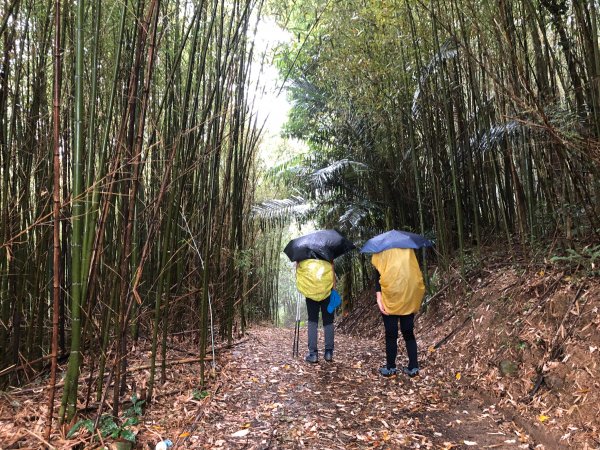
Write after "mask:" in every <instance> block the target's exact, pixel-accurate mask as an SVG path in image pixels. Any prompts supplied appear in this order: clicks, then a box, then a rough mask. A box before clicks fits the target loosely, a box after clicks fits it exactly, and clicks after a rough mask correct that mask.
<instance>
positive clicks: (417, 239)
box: [360, 230, 433, 253]
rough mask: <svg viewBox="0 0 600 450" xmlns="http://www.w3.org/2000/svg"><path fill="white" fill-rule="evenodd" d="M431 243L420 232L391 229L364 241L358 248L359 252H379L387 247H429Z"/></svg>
mask: <svg viewBox="0 0 600 450" xmlns="http://www.w3.org/2000/svg"><path fill="white" fill-rule="evenodd" d="M432 245H433V243H432V242H431V241H430V240H429V239H427V238H424V237H423V236H421V235H420V234H415V233H409V232H408V231H397V230H391V231H388V232H387V233H383V234H379V235H377V236H375V237H374V238H371V239H369V240H368V241H367V242H365V245H364V246H363V248H362V249H361V250H360V252H361V253H379V252H382V251H384V250H387V249H389V248H414V249H417V248H421V247H431V246H432Z"/></svg>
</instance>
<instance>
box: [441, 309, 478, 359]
mask: <svg viewBox="0 0 600 450" xmlns="http://www.w3.org/2000/svg"><path fill="white" fill-rule="evenodd" d="M471 318H472V316H470V315H469V316H467V318H466V319H465V320H464V321H463V323H461V324H460V325H459V326H458V327H456V328H455V329H454V330H452V331H451V332H450V334H448V335H447V336H446V337H445V338H443V339H442V340H441V341H439V342H438V343H437V344H435V345H434V346H433V348H434V349H436V350H437V349H438V348H440V347H441V346H442V345H444V344H445V343H446V342H448V340H450V339H451V338H452V336H454V335H455V334H456V333H458V332H459V331H460V330H462V328H463V327H464V326H465V325H466V324H467V322H468V321H469V320H471Z"/></svg>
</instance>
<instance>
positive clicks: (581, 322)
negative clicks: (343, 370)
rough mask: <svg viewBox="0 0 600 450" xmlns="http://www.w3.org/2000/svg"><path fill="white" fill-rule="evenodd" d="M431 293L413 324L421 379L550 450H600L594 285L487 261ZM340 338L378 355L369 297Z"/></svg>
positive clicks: (578, 275)
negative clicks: (474, 403) (470, 398)
mask: <svg viewBox="0 0 600 450" xmlns="http://www.w3.org/2000/svg"><path fill="white" fill-rule="evenodd" d="M499 261H500V262H499ZM439 285H440V286H441V287H440V288H439V289H438V293H437V295H435V296H434V297H432V298H431V299H430V301H429V303H428V308H427V311H426V312H424V313H422V314H420V315H419V317H418V318H417V321H416V335H417V340H418V343H419V345H420V348H419V350H420V358H421V366H422V369H423V372H424V373H427V367H428V366H433V365H434V364H435V365H441V366H442V367H445V368H446V370H447V371H448V372H449V373H451V374H454V376H455V378H456V379H457V381H458V382H460V383H461V384H463V385H467V386H468V387H469V388H470V389H472V390H473V391H474V392H475V393H477V395H479V396H481V397H483V398H486V399H487V400H488V401H489V402H494V403H495V404H496V405H497V407H498V408H501V409H503V410H504V411H505V413H506V414H508V415H509V416H511V417H513V420H514V421H515V423H516V424H517V425H518V426H520V427H522V428H524V429H525V430H526V431H527V432H528V433H530V434H532V435H538V436H542V435H547V436H550V437H551V440H554V441H555V444H556V446H559V445H564V446H569V447H572V448H578V449H585V448H600V421H599V420H598V417H597V405H598V404H599V403H600V312H599V307H600V279H598V277H595V278H594V277H591V276H589V273H583V272H575V273H570V272H569V271H568V270H562V269H561V268H557V267H554V266H552V265H533V264H529V265H528V266H525V265H524V264H523V263H521V264H514V263H511V264H508V263H504V262H501V259H497V260H495V261H494V258H491V260H490V262H489V263H488V264H487V265H485V266H483V267H478V268H477V269H475V270H472V271H470V272H469V273H467V274H466V275H465V276H464V277H460V276H458V275H456V276H454V277H451V278H449V279H447V280H445V281H444V282H443V283H440V284H439ZM338 329H339V330H340V331H342V332H345V333H349V334H353V335H360V336H365V337H367V336H368V337H376V338H379V339H380V341H381V346H382V347H383V325H382V323H381V319H380V317H379V312H378V310H377V307H376V305H375V302H374V294H373V293H372V292H371V293H363V295H361V297H360V298H359V299H357V300H356V301H355V308H354V309H353V311H352V312H351V313H349V314H348V315H346V316H345V317H344V318H343V319H342V320H341V321H340V322H338ZM400 348H401V349H403V346H402V345H401V346H400ZM401 356H402V354H401ZM551 445H552V444H551Z"/></svg>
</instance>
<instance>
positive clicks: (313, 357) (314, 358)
mask: <svg viewBox="0 0 600 450" xmlns="http://www.w3.org/2000/svg"><path fill="white" fill-rule="evenodd" d="M304 361H306V362H308V363H311V364H315V363H318V362H319V354H318V353H308V354H307V355H306V356H305V357H304Z"/></svg>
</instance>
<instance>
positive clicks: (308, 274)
mask: <svg viewBox="0 0 600 450" xmlns="http://www.w3.org/2000/svg"><path fill="white" fill-rule="evenodd" d="M333 277H334V275H333V266H332V264H331V263H330V262H329V261H322V260H320V259H305V260H304V261H300V262H299V263H298V267H296V286H297V288H298V290H299V291H300V293H301V294H302V295H304V296H305V297H308V298H310V299H312V300H315V301H318V302H320V301H321V300H325V299H326V298H327V297H329V294H331V290H332V289H333Z"/></svg>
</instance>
